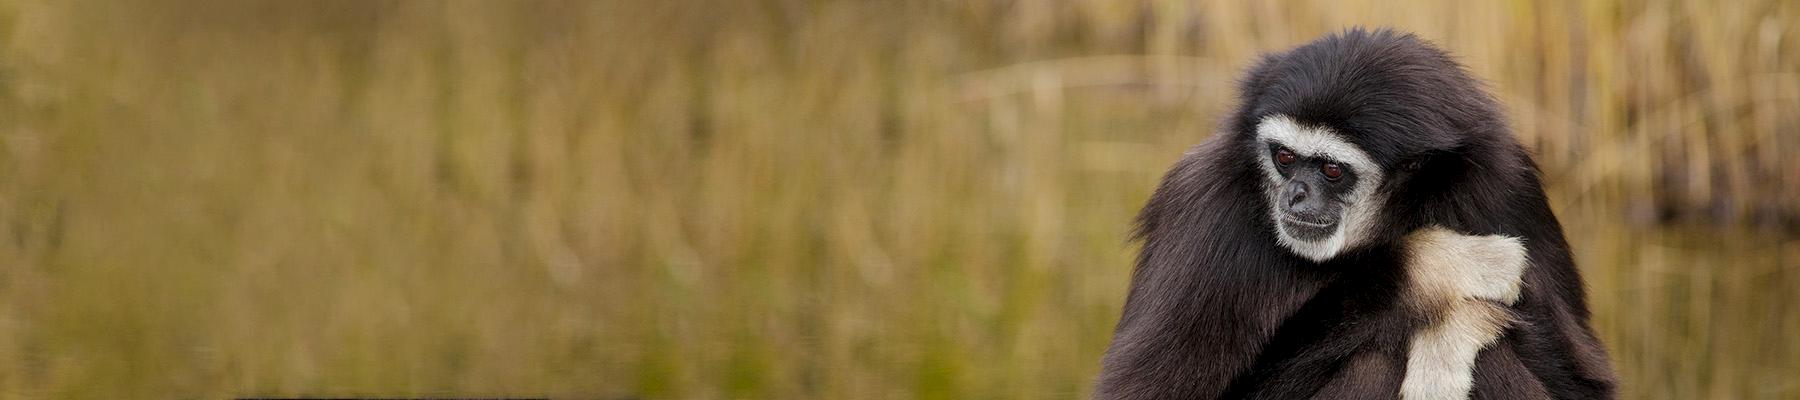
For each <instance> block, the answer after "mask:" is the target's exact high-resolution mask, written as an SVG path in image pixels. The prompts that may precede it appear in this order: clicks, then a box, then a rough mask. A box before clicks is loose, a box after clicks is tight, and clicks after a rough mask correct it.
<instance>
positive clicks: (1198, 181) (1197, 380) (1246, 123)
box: [1094, 29, 1615, 399]
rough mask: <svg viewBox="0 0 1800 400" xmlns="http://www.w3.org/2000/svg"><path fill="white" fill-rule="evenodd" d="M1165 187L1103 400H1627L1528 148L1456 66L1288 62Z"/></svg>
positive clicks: (1371, 56)
mask: <svg viewBox="0 0 1800 400" xmlns="http://www.w3.org/2000/svg"><path fill="white" fill-rule="evenodd" d="M1240 91H1241V93H1240V101H1241V104H1240V105H1239V106H1238V108H1237V109H1236V111H1235V113H1233V114H1232V115H1231V116H1230V117H1228V119H1226V120H1225V121H1223V123H1222V124H1221V128H1220V131H1219V132H1218V133H1217V134H1215V135H1213V136H1212V137H1211V138H1209V139H1207V140H1206V141H1205V142H1203V143H1201V144H1200V145H1198V146H1195V147H1194V148H1193V149H1191V150H1190V151H1189V152H1188V153H1187V154H1186V155H1185V156H1183V157H1182V158H1181V160H1180V161H1178V162H1177V163H1176V165H1175V166H1174V167H1173V168H1172V169H1171V170H1170V171H1169V172H1168V174H1167V175H1166V176H1164V178H1163V180H1162V183H1161V185H1160V186H1159V187H1158V188H1157V190H1156V193H1155V194H1154V195H1152V196H1151V198H1150V200H1149V202H1148V204H1147V205H1145V206H1144V208H1143V211H1142V212H1141V213H1140V214H1139V216H1138V228H1137V233H1136V234H1137V238H1138V239H1139V240H1141V241H1142V242H1143V248H1142V250H1141V253H1140V254H1139V256H1138V259H1137V267H1136V270H1135V272H1134V273H1133V276H1132V282H1131V289H1130V293H1129V295H1128V297H1127V299H1126V303H1125V309H1124V314H1123V316H1122V317H1121V318H1120V320H1119V323H1118V326H1117V328H1115V331H1114V336H1113V341H1112V345H1111V346H1110V347H1109V348H1108V349H1107V352H1106V355H1105V359H1104V360H1103V362H1102V372H1101V374H1100V377H1099V382H1098V383H1097V388H1096V390H1095V394H1094V397H1095V398H1101V399H1187V398H1196V399H1213V398H1229V399H1238V398H1267V399H1297V398H1333V399H1335V398H1402V397H1404V398H1407V399H1426V398H1456V399H1460V398H1470V397H1474V398H1505V399H1512V398H1558V399H1569V398H1573V399H1598V398H1611V397H1613V391H1614V385H1615V383H1614V382H1615V378H1614V377H1613V373H1612V369H1611V366H1610V364H1609V362H1608V361H1607V356H1606V351H1605V348H1604V347H1602V346H1601V344H1600V343H1599V341H1598V340H1596V339H1595V337H1594V334H1593V331H1592V329H1591V328H1589V326H1588V309H1587V304H1586V300H1585V299H1584V294H1583V292H1584V290H1583V288H1582V282H1581V277H1580V276H1579V275H1578V274H1577V271H1576V269H1575V264H1574V261H1573V259H1572V257H1571V256H1570V253H1569V248H1568V244H1567V242H1566V241H1565V240H1564V238H1563V232H1562V226H1561V225H1560V224H1559V223H1558V222H1557V220H1556V216H1555V215H1553V214H1552V213H1551V211H1550V206H1549V204H1548V202H1547V200H1546V197H1545V195H1544V190H1543V188H1542V185H1541V183H1540V181H1539V177H1538V170H1537V166H1536V164H1535V163H1533V162H1532V160H1531V157H1530V155H1529V153H1528V152H1527V151H1526V150H1525V148H1524V147H1523V146H1521V145H1520V144H1519V143H1518V141H1517V140H1516V139H1514V138H1513V136H1512V133H1511V131H1510V128H1509V127H1508V126H1507V123H1506V122H1505V117H1504V116H1503V115H1502V113H1501V111H1500V107H1499V105H1498V104H1497V102H1496V101H1494V100H1493V98H1492V97H1490V96H1489V95H1488V94H1487V93H1486V92H1485V91H1484V90H1483V89H1482V88H1481V85H1480V84H1478V83H1477V82H1476V81H1475V80H1474V79H1473V78H1471V77H1470V76H1469V74H1468V73H1467V72H1465V71H1464V70H1463V68H1462V66H1460V65H1458V64H1457V63H1456V62H1455V61H1453V60H1452V59H1451V57H1450V56H1449V55H1447V54H1446V53H1444V52H1443V51H1442V50H1439V49H1437V48H1435V47H1433V46H1432V45H1431V44H1429V43H1427V42H1425V41H1423V40H1420V39H1418V38H1416V37H1414V36H1413V35H1410V34H1404V33H1398V32H1394V31H1389V30H1375V31H1368V30H1362V29H1352V30H1349V31H1345V32H1342V33H1339V34H1334V35H1330V36H1327V37H1324V38H1321V39H1318V40H1316V41H1313V42H1311V43H1308V44H1305V45H1302V46H1300V47H1298V48H1295V49H1292V50H1289V51H1286V52H1283V53H1279V54H1273V55H1269V56H1267V57H1266V58H1264V59H1263V60H1262V61H1261V62H1259V63H1258V64H1256V65H1255V66H1254V67H1253V68H1251V70H1250V71H1249V73H1248V76H1247V77H1246V78H1245V79H1244V80H1243V81H1242V82H1241V84H1240Z"/></svg>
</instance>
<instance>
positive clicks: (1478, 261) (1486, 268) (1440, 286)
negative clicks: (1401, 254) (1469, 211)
mask: <svg viewBox="0 0 1800 400" xmlns="http://www.w3.org/2000/svg"><path fill="white" fill-rule="evenodd" d="M1405 243H1406V246H1407V258H1406V265H1407V275H1408V280H1407V294H1406V295H1405V296H1406V301H1407V302H1408V303H1410V304H1411V308H1413V309H1414V310H1415V312H1418V313H1420V314H1421V315H1423V316H1424V317H1425V318H1424V320H1425V321H1429V322H1428V323H1427V324H1426V325H1425V326H1423V327H1421V328H1420V329H1419V330H1418V331H1416V332H1414V333H1413V336H1412V339H1411V341H1410V346H1409V348H1408V349H1407V362H1406V376H1405V378H1404V380H1403V381H1402V383H1401V385H1400V394H1401V396H1400V397H1401V398H1403V399H1407V400H1438V399H1466V398H1468V397H1469V394H1470V390H1471V389H1472V388H1473V387H1474V382H1475V369H1476V365H1477V362H1476V361H1477V357H1478V356H1480V355H1481V353H1482V350H1483V349H1484V348H1488V347H1489V346H1490V345H1492V344H1495V343H1496V342H1497V341H1498V340H1499V339H1500V338H1501V336H1502V335H1503V334H1504V333H1505V332H1506V331H1507V330H1508V328H1509V327H1511V326H1512V324H1513V321H1514V319H1515V318H1514V316H1513V313H1512V311H1511V309H1510V306H1511V305H1513V304H1514V303H1516V302H1518V300H1519V292H1520V282H1521V280H1522V278H1523V276H1524V273H1525V267H1526V264H1527V260H1526V256H1525V243H1524V242H1523V241H1522V240H1521V239H1519V238H1516V237H1510V236H1501V235H1483V236H1475V235H1464V234H1460V233H1457V232H1454V231H1451V230H1449V229H1446V228H1442V227H1436V226H1433V227H1427V228H1425V229H1421V230H1419V231H1418V232H1414V233H1412V234H1410V235H1408V236H1407V238H1406V240H1405ZM1499 347H1501V348H1503V349H1502V350H1501V351H1502V352H1503V353H1505V354H1499V355H1497V357H1498V358H1497V359H1494V360H1490V364H1495V363H1498V365H1491V366H1493V367H1496V368H1507V367H1509V366H1508V365H1504V363H1503V359H1505V358H1507V357H1506V356H1507V355H1509V354H1511V353H1510V351H1511V350H1510V348H1507V347H1506V346H1499ZM1511 358H1512V359H1514V360H1516V359H1517V357H1516V355H1513V357H1511Z"/></svg>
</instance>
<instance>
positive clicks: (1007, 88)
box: [0, 0, 1800, 399]
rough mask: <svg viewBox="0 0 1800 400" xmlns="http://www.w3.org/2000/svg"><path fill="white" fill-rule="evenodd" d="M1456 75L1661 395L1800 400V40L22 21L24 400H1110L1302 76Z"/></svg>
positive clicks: (1532, 4) (1416, 26)
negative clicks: (1101, 374) (1218, 176)
mask: <svg viewBox="0 0 1800 400" xmlns="http://www.w3.org/2000/svg"><path fill="white" fill-rule="evenodd" d="M1357 25H1363V26H1393V27H1397V28H1401V29H1404V30H1408V31H1413V32H1417V33H1418V34H1420V35H1421V36H1423V37H1425V38H1427V39H1430V40H1432V41H1435V42H1437V43H1439V44H1441V45H1442V46H1443V47H1445V48H1447V49H1449V50H1451V51H1452V52H1454V53H1456V54H1457V55H1458V57H1460V59H1461V60H1462V61H1463V62H1464V63H1465V64H1467V65H1468V67H1469V69H1470V70H1471V71H1473V72H1474V73H1475V74H1476V75H1478V76H1480V77H1482V78H1483V79H1486V80H1487V81H1488V83H1489V85H1490V86H1491V88H1492V89H1493V91H1494V92H1495V93H1496V94H1497V96H1498V97H1499V98H1500V99H1501V100H1502V101H1503V102H1504V103H1505V104H1506V105H1507V107H1508V112H1509V115H1511V116H1512V118H1513V120H1514V121H1515V128H1516V130H1517V134H1518V136H1519V138H1520V139H1521V140H1522V141H1523V142H1524V143H1526V144H1527V145H1528V146H1530V147H1531V148H1533V149H1534V151H1535V152H1536V154H1537V156H1538V160H1539V162H1540V163H1541V164H1542V166H1543V167H1544V170H1545V173H1546V178H1547V180H1548V183H1549V185H1550V187H1549V189H1550V191H1551V195H1552V198H1553V203H1554V206H1555V207H1556V209H1557V211H1558V213H1559V215H1560V216H1561V218H1562V221H1563V223H1564V225H1565V227H1566V229H1567V231H1568V233H1569V240H1570V242H1571V244H1572V245H1573V246H1574V248H1575V251H1576V257H1577V260H1578V262H1579V263H1580V266H1581V268H1582V269H1583V273H1584V274H1585V278H1586V280H1587V286H1588V288H1589V290H1590V292H1589V296H1590V299H1591V303H1592V305H1593V307H1594V310H1593V311H1594V318H1593V323H1594V326H1595V329H1596V330H1597V331H1598V333H1599V334H1600V336H1601V339H1602V340H1603V341H1604V342H1605V343H1606V345H1607V346H1608V347H1609V349H1610V350H1611V353H1612V356H1613V361H1614V363H1615V365H1616V366H1617V368H1618V371H1619V373H1620V375H1621V379H1622V385H1623V386H1622V391H1623V394H1624V395H1625V397H1626V398H1633V399H1640V398H1641V399H1700V398H1717V399H1760V398H1800V111H1797V110H1800V3H1797V2H1794V1H1785V0H1769V1H1759V0H1748V1H1717V2H1715V1H1702V0H1694V1H1667V0H1647V1H1613V0H1593V1H1575V2H1564V1H1551V0H1542V1H1510V2H1436V1H1429V2H1427V1H1403V2H1377V1H1365V0H1346V1H1294V2H1241V3H1240V2H1191V1H1165V0H1141V1H1099V0H1094V1H1087V0H1067V1H1053V0H1043V1H1002V0H972V1H957V0H921V1H910V2H899V1H810V0H743V1H727V0H716V1H698V0H675V1H654V0H646V1H625V0H617V1H595V2H582V1H427V0H403V1H357V0H317V1H300V0H291V1H262V0H252V1H233V0H217V1H207V0H168V1H155V2H144V1H125V0H118V1H18V0H0V398H20V399H34V398H221V397H231V396H386V397H427V396H462V397H468V396H568V397H576V398H595V397H597V398H603V399H612V398H620V399H623V398H651V399H659V398H673V399H715V398H768V399H806V398H818V399H885V398H970V399H986V398H1023V399H1038V398H1079V397H1084V396H1086V395H1087V391H1088V390H1089V388H1090V386H1091V380H1092V377H1093V375H1094V374H1095V373H1096V372H1097V370H1098V368H1099V362H1098V361H1099V357H1100V354H1101V352H1102V351H1103V350H1104V348H1105V346H1106V345H1107V341H1108V339H1109V336H1110V333H1111V329H1112V325H1113V322H1114V320H1115V319H1116V318H1117V314H1118V312H1119V309H1120V307H1121V305H1122V302H1123V300H1124V291H1125V289H1126V284H1127V278H1128V276H1129V273H1130V268H1131V258H1132V255H1133V252H1134V247H1133V245H1132V244H1131V243H1129V242H1127V230H1128V228H1129V226H1130V225H1129V223H1130V218H1131V217H1132V215H1133V213H1134V212H1135V211H1136V209H1137V207H1138V206H1139V205H1141V203H1142V202H1143V201H1144V199H1145V198H1146V197H1147V196H1148V195H1149V192H1150V190H1152V189H1153V188H1154V185H1155V183H1156V181H1157V179H1158V177H1159V176H1160V174H1161V173H1162V171H1163V169H1164V168H1166V167H1167V166H1168V165H1169V164H1170V163H1171V162H1172V161H1173V160H1174V159H1175V158H1176V157H1178V156H1179V155H1180V154H1181V153H1182V152H1183V151H1184V150H1185V148H1186V147H1187V146H1189V145H1191V144H1194V143H1197V142H1199V141H1200V140H1201V139H1203V138H1205V137H1206V136H1207V135H1209V134H1210V132H1211V131H1212V129H1213V128H1214V127H1215V124H1216V123H1217V122H1218V120H1219V119H1220V118H1221V113H1223V112H1225V111H1226V110H1228V108H1229V107H1230V105H1231V102H1232V101H1233V97H1234V94H1233V93H1232V87H1233V85H1234V80H1235V79H1236V78H1237V74H1238V73H1239V71H1240V70H1241V69H1242V68H1244V67H1245V66H1247V65H1248V64H1249V63H1250V62H1251V61H1253V60H1254V58H1255V57H1256V55H1257V54H1259V53H1260V52H1264V51H1270V50H1278V49H1283V48H1287V47H1290V46H1293V45H1296V44H1299V43H1302V42H1305V41H1308V40H1311V39H1312V38H1315V37H1317V36H1319V35H1322V34H1326V33H1329V32H1334V31H1337V30H1340V29H1343V28H1345V27H1349V26H1357Z"/></svg>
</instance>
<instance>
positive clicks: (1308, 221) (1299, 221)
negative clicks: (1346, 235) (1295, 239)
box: [1281, 212, 1337, 230]
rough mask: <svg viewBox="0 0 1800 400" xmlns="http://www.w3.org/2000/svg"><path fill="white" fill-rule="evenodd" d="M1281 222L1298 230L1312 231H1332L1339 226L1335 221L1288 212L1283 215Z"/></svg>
mask: <svg viewBox="0 0 1800 400" xmlns="http://www.w3.org/2000/svg"><path fill="white" fill-rule="evenodd" d="M1281 222H1282V223H1285V224H1289V225H1292V226H1294V227H1297V228H1308V229H1312V230H1330V229H1331V228H1332V227H1334V226H1337V221H1335V220H1324V219H1323V218H1307V217H1304V216H1300V215H1296V214H1294V213H1288V212H1284V213H1281Z"/></svg>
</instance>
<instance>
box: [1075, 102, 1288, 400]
mask: <svg viewBox="0 0 1800 400" xmlns="http://www.w3.org/2000/svg"><path fill="white" fill-rule="evenodd" d="M1222 136H1223V135H1221V136H1215V137H1214V138H1213V139H1209V140H1208V141H1206V142H1203V143H1202V144H1201V145H1199V146H1196V147H1195V148H1194V149H1193V151H1190V152H1189V153H1188V154H1187V155H1186V156H1184V157H1183V158H1182V160H1181V161H1179V162H1178V163H1177V164H1176V166H1175V168H1173V169H1171V170H1170V171H1169V173H1168V174H1167V175H1165V176H1164V177H1163V182H1162V184H1161V185H1160V186H1158V188H1157V191H1156V193H1155V194H1153V195H1152V196H1151V198H1150V201H1149V203H1148V204H1146V205H1145V207H1144V210H1143V212H1142V213H1140V214H1139V216H1138V224H1139V228H1138V235H1139V237H1140V238H1141V239H1142V241H1143V243H1144V247H1143V250H1142V252H1141V253H1140V254H1139V257H1138V262H1137V268H1136V270H1135V272H1134V273H1133V274H1132V283H1131V292H1130V294H1129V295H1128V296H1127V297H1126V301H1125V310H1124V313H1123V315H1122V316H1121V317H1120V319H1119V323H1118V326H1117V328H1115V330H1114V333H1113V341H1112V345H1111V346H1110V347H1108V348H1107V351H1106V355H1105V358H1104V360H1103V362H1102V367H1101V372H1100V377H1099V381H1098V382H1097V385H1096V387H1095V390H1094V398H1097V399H1168V398H1200V399H1205V398H1217V397H1218V396H1220V394H1222V393H1223V392H1224V390H1225V389H1226V387H1227V386H1228V385H1230V384H1231V381H1232V380H1233V379H1235V378H1236V377H1237V376H1238V375H1240V374H1243V373H1244V372H1245V371H1246V370H1247V369H1249V368H1250V366H1251V364H1252V363H1253V362H1254V361H1255V360H1256V357H1257V354H1258V353H1259V352H1261V350H1262V346H1263V345H1264V343H1266V342H1267V341H1268V339H1269V337H1270V336H1271V335H1273V334H1274V332H1275V330H1276V328H1277V327H1278V326H1279V325H1280V323H1281V322H1282V321H1283V320H1286V319H1287V318H1288V317H1289V316H1290V315H1292V314H1293V313H1294V312H1295V310H1297V309H1299V308H1300V307H1301V306H1302V305H1303V304H1304V303H1305V302H1306V300H1307V299H1309V298H1311V297H1312V296H1313V294H1314V293H1316V292H1317V291H1318V290H1319V287H1320V286H1321V284H1320V282H1323V281H1324V279H1322V278H1321V277H1318V276H1313V275H1312V274H1315V273H1314V272H1307V271H1305V268H1301V266H1300V265H1298V264H1297V263H1298V262H1300V260H1299V258H1297V257H1295V256H1293V255H1291V254H1289V253H1288V252H1287V251H1286V250H1284V249H1281V248H1279V247H1276V246H1277V244H1276V243H1275V240H1274V238H1273V237H1271V234H1270V233H1269V231H1270V229H1269V228H1268V226H1266V225H1257V224H1255V223H1246V222H1245V221H1264V220H1266V218H1267V214H1266V212H1265V211H1264V210H1263V209H1262V208H1261V207H1262V201H1263V199H1262V195H1261V194H1260V193H1255V192H1250V191H1248V189H1246V188H1257V187H1258V186H1257V182H1256V181H1255V180H1254V179H1260V175H1258V174H1255V173H1253V172H1255V171H1254V170H1250V169H1247V168H1253V167H1254V165H1252V164H1250V163H1247V162H1239V161H1237V159H1236V158H1232V157H1229V152H1230V151H1232V150H1236V149H1232V148H1230V143H1229V141H1228V140H1224V138H1223V137H1222Z"/></svg>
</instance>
